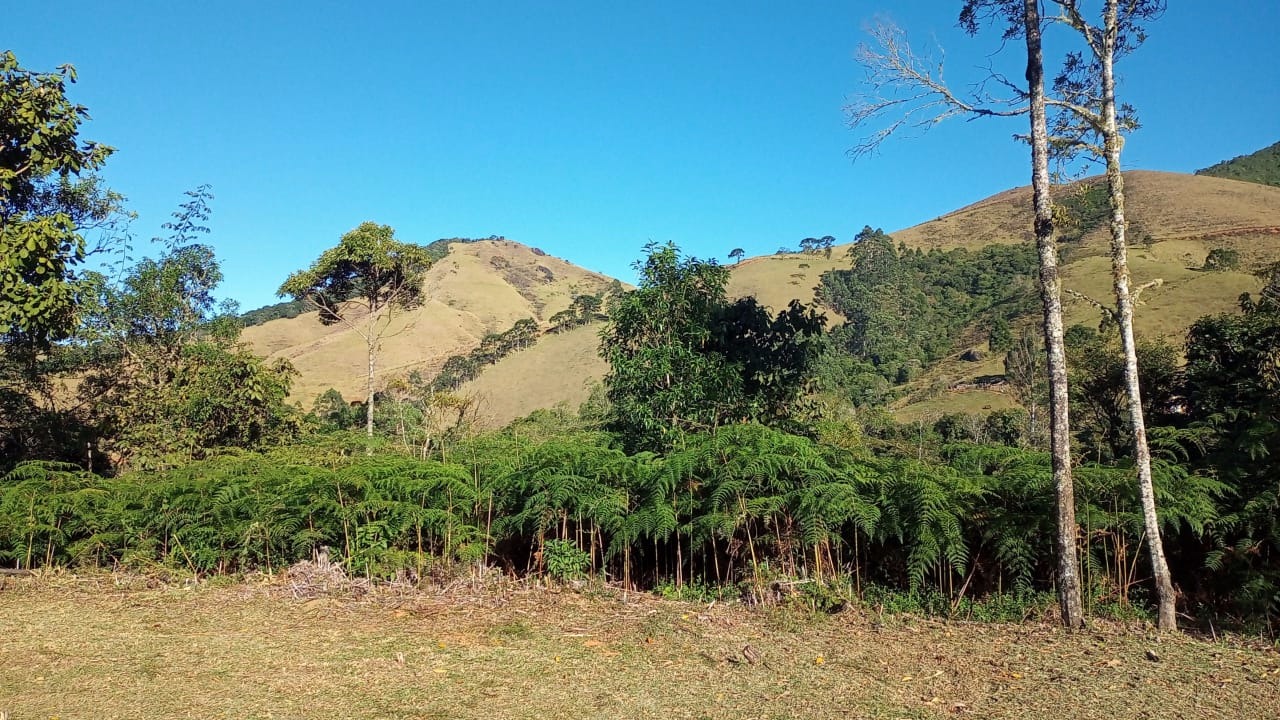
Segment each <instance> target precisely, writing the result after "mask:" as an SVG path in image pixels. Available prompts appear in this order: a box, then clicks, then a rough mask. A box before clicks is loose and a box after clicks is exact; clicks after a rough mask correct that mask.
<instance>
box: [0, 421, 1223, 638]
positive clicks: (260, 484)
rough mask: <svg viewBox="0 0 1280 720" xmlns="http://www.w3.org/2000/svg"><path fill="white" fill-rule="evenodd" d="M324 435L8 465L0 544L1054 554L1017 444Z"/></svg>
mask: <svg viewBox="0 0 1280 720" xmlns="http://www.w3.org/2000/svg"><path fill="white" fill-rule="evenodd" d="M335 442H337V444H333V443H329V444H325V443H313V444H309V445H305V446H294V447H289V448H278V449H272V450H268V451H265V452H255V453H245V452H240V451H224V452H223V453H221V454H219V455H217V456H212V457H210V458H208V459H206V460H203V461H201V462H198V463H195V464H191V465H187V466H183V467H179V468H173V469H169V470H165V471H160V472H134V473H128V474H125V475H122V476H119V477H115V478H102V477H97V476H93V475H90V474H88V473H85V472H83V471H81V470H79V469H78V468H74V467H72V466H65V465H57V464H49V463H44V464H41V463H35V464H27V465H22V466H20V467H19V468H18V469H16V470H14V471H13V472H11V473H10V474H9V475H8V476H4V477H2V478H0V561H4V562H9V563H13V564H15V565H17V566H21V567H31V566H38V565H43V564H76V563H88V564H111V563H126V564H127V563H144V562H145V563H161V564H164V565H169V566H173V567H178V568H184V569H187V570H188V571H194V572H201V573H210V572H233V571H243V570H248V569H254V568H262V569H272V568H278V567H281V566H283V565H285V564H288V563H291V562H294V561H297V560H300V559H305V558H309V557H310V556H311V553H312V551H313V550H314V549H316V548H318V547H319V546H322V545H323V546H328V547H330V548H332V550H333V551H334V552H335V553H336V554H337V555H338V556H339V557H340V558H341V561H342V562H344V563H346V564H347V566H348V568H349V569H350V570H353V571H358V572H361V573H369V574H372V575H390V574H394V573H395V572H397V571H398V570H399V569H402V568H406V567H409V568H417V569H422V568H427V567H436V566H438V565H441V564H449V563H459V562H461V563H470V562H479V561H485V562H495V563H499V564H501V565H503V566H506V567H508V568H511V569H512V570H516V569H519V568H523V569H524V570H526V571H530V572H536V571H539V570H545V571H546V572H547V573H548V574H551V575H553V576H556V577H563V578H569V577H574V576H577V574H578V573H579V572H583V573H590V574H591V575H596V576H598V575H601V574H603V575H606V576H608V577H612V578H614V579H617V580H621V581H622V582H624V583H626V584H629V585H636V584H640V583H642V582H643V583H646V584H648V585H650V586H653V587H666V588H668V592H670V593H673V594H676V595H681V596H686V595H690V594H692V596H698V597H701V596H703V595H710V594H720V596H723V594H722V593H725V592H728V591H727V590H725V588H731V587H734V586H735V585H740V586H741V590H742V592H743V593H745V594H746V595H748V596H752V597H757V598H763V597H765V596H767V595H769V594H771V593H774V592H776V589H775V588H776V587H777V583H778V582H779V581H785V580H786V579H788V578H802V579H803V578H812V579H814V580H815V581H816V583H815V585H814V587H813V588H805V587H800V586H802V585H807V583H796V584H795V585H794V587H796V588H797V589H798V592H799V593H800V594H801V595H802V596H803V597H804V599H805V602H808V603H810V604H811V605H815V606H819V605H820V606H826V605H827V604H829V602H830V601H831V599H832V598H833V597H834V596H832V595H831V594H830V593H829V592H828V591H827V590H823V589H822V588H832V587H835V585H833V584H832V583H835V584H837V585H838V584H839V583H841V582H847V583H851V584H852V586H854V587H865V586H867V585H869V584H872V583H874V584H879V585H881V586H884V587H887V588H895V589H898V590H903V591H908V592H909V593H914V594H915V596H917V597H921V598H924V597H944V598H946V601H945V602H947V603H949V604H950V605H949V607H950V612H952V613H954V614H956V615H960V616H973V617H978V618H980V617H987V616H991V617H995V616H999V615H1000V613H1002V612H1006V611H1008V612H1012V611H1011V610H999V609H998V608H1010V607H1025V603H1024V604H1021V605H1019V604H1017V603H1012V602H1011V601H1008V602H1007V601H1006V600H1003V599H1000V598H1001V596H1000V593H1002V592H1010V591H1012V592H1014V593H1015V594H1016V596H1017V597H1020V598H1026V597H1030V595H1029V594H1030V593H1034V592H1042V591H1044V590H1045V589H1046V588H1048V587H1049V584H1050V582H1051V578H1052V569H1053V567H1054V562H1053V540H1052V538H1053V528H1052V521H1051V519H1050V518H1051V515H1049V514H1048V510H1049V508H1050V506H1051V504H1052V502H1053V496H1052V470H1051V468H1050V464H1049V459H1048V456H1047V455H1046V454H1043V453H1037V452H1029V451H1026V450H1020V449H1017V448H1008V447H998V446H984V445H974V444H966V443H961V444H953V445H949V446H947V447H946V449H945V451H944V453H943V454H942V456H941V457H940V458H938V459H929V458H926V459H924V460H920V459H917V458H915V457H895V456H891V455H887V454H882V455H881V456H879V457H876V456H872V455H869V454H867V453H852V452H850V451H847V450H843V449H840V448H838V447H835V446H832V445H827V444H821V443H817V442H815V441H813V440H810V439H808V438H804V437H799V436H795V435H789V434H786V433H782V432H779V431H777V430H773V429H770V428H767V427H763V426H760V425H754V424H747V425H732V426H727V427H723V428H721V429H719V430H718V431H716V432H714V433H700V434H696V435H692V436H689V437H687V438H686V439H685V443H684V447H683V448H682V449H680V450H676V451H672V452H670V453H668V454H666V455H665V456H656V455H653V454H651V453H647V452H640V453H635V454H627V453H625V452H623V451H622V450H619V449H618V448H616V447H615V446H614V441H613V439H612V438H610V437H609V436H607V435H604V434H600V433H596V432H590V431H583V430H581V429H574V428H572V427H570V426H567V425H564V424H562V423H558V422H557V423H551V424H546V423H544V422H542V421H541V420H536V419H531V420H530V421H528V422H525V423H521V424H518V425H516V426H513V427H512V428H510V429H508V430H506V431H503V432H499V433H494V434H490V435H483V436H478V437H475V438H473V439H471V440H467V441H463V442H461V443H460V444H459V445H457V446H456V447H455V448H454V449H453V450H451V452H450V459H449V461H445V460H443V459H441V458H439V457H438V456H437V457H433V458H428V459H421V458H420V457H419V458H411V457H408V456H406V455H403V454H398V453H391V452H388V451H387V450H388V449H389V448H388V449H384V450H382V451H379V452H376V453H375V454H373V455H365V454H364V453H362V452H359V451H358V447H359V446H358V445H357V446H351V445H346V444H344V443H346V442H347V441H346V440H341V441H335ZM1131 472H1132V471H1131V469H1129V468H1125V467H1118V468H1114V467H1106V466H1094V465H1091V466H1086V467H1083V468H1081V469H1080V471H1079V476H1080V484H1079V489H1080V497H1079V513H1080V517H1081V525H1082V528H1081V529H1082V533H1083V534H1084V536H1085V537H1086V538H1087V539H1088V542H1087V543H1086V545H1085V552H1086V553H1087V554H1088V562H1087V563H1086V571H1087V572H1088V573H1089V575H1088V578H1089V580H1090V582H1091V583H1094V584H1099V583H1101V584H1102V585H1106V586H1108V587H1111V588H1115V589H1116V590H1115V591H1116V593H1119V594H1116V595H1113V596H1112V600H1117V599H1120V598H1126V597H1127V598H1130V600H1133V599H1135V598H1136V595H1134V592H1135V590H1136V588H1135V583H1136V580H1135V578H1133V577H1132V575H1131V574H1129V569H1128V568H1129V564H1128V563H1129V559H1128V558H1129V557H1130V554H1131V552H1132V548H1133V547H1134V546H1136V544H1137V543H1138V542H1139V539H1140V538H1141V534H1142V521H1141V513H1140V511H1139V509H1138V502H1137V498H1136V490H1135V487H1134V484H1133V482H1132V475H1131ZM1156 483H1157V489H1158V491H1159V492H1160V497H1161V498H1162V500H1163V505H1162V516H1161V520H1162V522H1163V523H1164V524H1165V527H1166V528H1167V529H1168V530H1169V531H1170V532H1171V533H1174V534H1175V535H1177V534H1178V533H1186V534H1187V535H1186V536H1187V537H1190V538H1203V537H1206V536H1207V534H1208V533H1209V532H1210V531H1211V528H1212V527H1214V525H1215V523H1216V522H1217V514H1216V508H1217V502H1218V500H1219V499H1220V498H1221V497H1223V493H1224V492H1225V491H1224V486H1222V485H1221V484H1220V483H1215V482H1213V481H1210V480H1207V479H1205V478H1202V477H1199V476H1196V475H1193V474H1190V473H1187V472H1185V471H1184V470H1181V469H1180V468H1178V467H1177V466H1176V465H1173V464H1170V463H1167V462H1160V463H1158V464H1157V473H1156ZM841 578H844V580H841ZM785 586H786V585H785V583H784V587H785ZM713 587H714V588H721V590H716V591H714V593H713V592H712V591H710V590H706V589H705V588H713ZM686 588H689V589H687V590H686ZM698 588H704V589H703V590H698ZM810 591H812V592H810ZM993 593H994V595H992V594H993ZM837 594H840V593H837ZM843 596H844V597H847V593H846V594H844V595H843ZM968 598H972V599H973V600H972V601H970V600H968ZM982 598H988V599H987V600H982ZM992 598H994V599H992ZM929 602H930V603H935V601H933V600H930V601H929ZM937 602H943V601H937ZM983 603H986V605H984V604H983ZM993 603H994V605H993ZM935 604H936V603H935ZM931 607H932V606H931ZM934 609H937V608H936V607H935V608H934Z"/></svg>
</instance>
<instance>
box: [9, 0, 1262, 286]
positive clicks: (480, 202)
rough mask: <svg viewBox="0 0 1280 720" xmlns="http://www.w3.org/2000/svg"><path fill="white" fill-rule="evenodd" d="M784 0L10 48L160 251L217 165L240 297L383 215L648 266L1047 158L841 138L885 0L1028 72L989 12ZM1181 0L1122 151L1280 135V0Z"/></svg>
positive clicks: (1015, 175) (927, 214) (222, 13)
mask: <svg viewBox="0 0 1280 720" xmlns="http://www.w3.org/2000/svg"><path fill="white" fill-rule="evenodd" d="M789 5H790V6H791V9H787V8H785V7H784V3H778V2H751V1H744V0H739V1H738V2H732V3H731V2H702V3H687V2H681V3H674V2H651V3H608V2H599V1H598V0H597V1H596V2H558V3H555V2H553V3H534V2H483V1H478V0H471V1H466V2H403V3H395V2H383V3H353V2H347V3H336V2H307V3H286V2H216V3H174V2H141V1H139V2H105V1H102V0H99V1H98V2H58V3H52V2H43V3H22V4H20V5H18V6H16V7H10V8H7V9H6V19H5V22H4V27H3V30H0V47H5V48H9V49H12V50H14V51H15V52H16V53H17V54H18V58H19V60H20V61H21V62H22V63H23V65H24V66H26V67H29V68H33V69H52V68H53V67H54V66H56V65H58V64H61V63H65V62H70V63H73V64H75V65H76V67H77V69H78V71H79V73H80V82H79V83H78V84H77V85H75V86H73V88H72V90H71V93H72V97H73V99H74V100H75V101H77V102H79V103H82V104H84V105H86V106H88V107H89V109H90V111H91V114H92V116H93V121H92V122H91V123H90V124H89V125H88V127H87V128H86V130H85V132H84V136H85V137H87V138H92V139H94V140H98V141H100V142H104V143H107V144H109V145H113V146H115V147H116V148H117V149H118V152H117V154H116V155H115V156H114V157H112V159H111V160H110V162H109V164H108V166H107V168H106V170H105V172H104V175H105V177H106V179H107V180H108V182H109V184H110V185H112V186H113V187H114V188H116V189H118V190H120V191H121V192H123V193H124V194H126V195H127V196H128V197H129V199H130V205H131V207H132V208H133V209H134V210H136V211H137V212H138V214H139V218H138V220H137V222H136V223H135V224H134V228H133V232H134V235H135V237H136V238H137V239H138V241H139V242H137V243H136V245H137V246H138V247H139V248H140V249H141V248H142V247H143V246H144V245H145V243H143V242H141V241H142V240H145V239H147V238H150V237H152V236H154V235H157V234H160V232H161V230H160V225H161V224H162V223H163V222H165V221H166V220H167V219H168V215H169V213H171V212H172V211H173V209H174V208H175V207H176V206H177V205H178V203H179V202H181V201H182V200H183V196H182V193H183V191H184V190H186V189H190V188H193V187H195V186H197V185H199V184H201V183H209V184H211V185H212V186H213V192H214V194H215V196H216V199H215V200H214V202H213V217H212V220H211V223H210V225H211V227H212V228H213V233H212V235H211V236H210V238H209V241H210V242H211V243H212V244H213V245H214V246H215V248H216V250H217V252H218V255H219V257H220V259H221V260H222V263H223V271H224V273H225V275H226V278H227V280H226V282H225V284H224V286H223V288H222V294H223V295H225V296H228V297H232V298H234V299H236V300H238V301H240V302H241V304H242V306H243V307H244V308H245V309H249V308H253V307H257V306H259V305H262V304H265V303H269V302H274V301H275V298H274V292H275V289H276V288H277V287H278V286H279V284H280V282H281V281H282V280H283V279H284V278H285V276H286V275H287V274H288V273H289V272H291V271H292V270H295V269H298V268H301V267H304V266H306V265H307V264H309V263H310V262H311V261H312V260H313V259H314V258H315V257H316V256H317V255H318V254H319V253H320V252H321V251H322V250H324V249H325V248H327V247H330V246H332V245H334V244H335V243H336V242H337V240H338V238H339V237H341V235H342V234H343V233H344V232H345V231H347V230H349V229H351V228H353V227H355V226H356V225H358V224H359V223H360V222H362V221H364V220H374V221H377V222H380V223H386V224H390V225H392V226H394V227H395V228H396V229H397V233H398V236H399V237H400V238H401V239H404V240H411V241H415V242H423V243H426V242H430V241H432V240H435V239H437V238H441V237H457V236H461V237H477V236H489V235H493V234H500V235H505V236H507V237H508V238H510V239H512V240H517V241H520V242H523V243H526V244H529V245H533V246H536V247H540V248H542V249H543V250H545V251H547V252H549V253H551V254H553V255H557V256H560V257H564V258H567V259H569V260H572V261H573V262H576V263H578V264H580V265H583V266H585V267H588V268H591V269H593V270H598V271H601V272H605V273H608V274H610V275H614V276H617V277H622V278H623V279H630V278H631V277H632V273H631V270H630V267H629V266H630V263H631V262H632V261H634V260H635V259H636V258H637V257H638V256H639V255H640V248H641V246H642V245H644V243H646V242H648V241H650V240H655V241H668V240H670V241H674V242H676V243H677V244H679V245H680V246H681V247H682V248H683V249H685V250H686V251H687V252H690V253H693V254H696V255H699V256H704V257H707V256H715V257H719V258H721V259H722V260H723V258H724V256H725V254H726V253H727V252H728V251H729V250H730V249H732V248H734V247H742V248H744V249H746V250H747V252H748V254H765V253H772V252H773V251H774V250H776V249H777V248H778V247H779V246H783V245H786V246H795V245H796V244H797V243H798V242H799V240H800V239H802V238H804V237H808V236H820V235H827V234H830V235H834V236H836V237H837V238H838V239H839V240H840V241H841V242H845V241H848V240H850V239H852V236H853V235H854V234H855V233H856V232H857V231H858V230H859V229H860V228H862V226H863V225H873V226H878V227H883V228H885V229H886V230H894V229H899V228H902V227H908V226H911V225H914V224H916V223H918V222H923V221H926V220H929V219H932V218H934V217H937V216H938V215H940V214H942V213H945V212H947V211H950V210H953V209H955V208H957V207H960V206H962V205H965V204H968V203H970V202H974V201H976V200H980V199H982V198H983V197H986V196H987V195H990V194H992V193H995V192H999V191H1000V190H1004V189H1007V188H1009V187H1012V186H1016V185H1025V184H1027V182H1028V178H1029V170H1028V167H1027V157H1026V150H1025V148H1024V147H1020V146H1019V145H1018V144H1016V143H1014V142H1012V141H1011V140H1010V138H1011V135H1012V134H1013V133H1015V132H1018V131H1021V130H1022V129H1023V125H1024V123H1023V121H1020V120H1014V121H976V122H964V121H952V122H950V123H948V124H946V125H944V126H940V127H938V128H936V129H934V130H932V131H930V132H929V133H928V134H926V135H924V136H922V137H914V138H910V139H903V140H898V141H895V142H892V143H890V144H889V145H887V146H886V147H885V148H884V149H883V150H882V152H881V153H880V154H879V155H877V156H875V157H872V158H868V159H862V160H859V161H858V162H857V163H853V162H852V161H851V160H850V158H849V157H848V156H847V154H846V151H847V150H848V149H849V148H850V147H851V146H852V145H853V144H854V143H855V142H856V140H857V136H856V135H855V134H854V133H853V132H852V131H850V130H849V129H848V128H847V127H846V125H845V119H844V115H843V113H842V107H843V105H844V104H845V103H846V101H847V99H848V98H849V97H850V96H852V95H853V94H854V93H855V92H857V90H858V83H859V80H860V78H861V71H860V69H859V67H858V65H857V64H856V62H855V61H854V51H855V50H856V48H857V46H858V44H859V43H860V42H863V40H864V39H865V37H866V36H865V33H864V28H865V26H866V25H867V23H868V22H870V21H872V20H873V19H874V18H876V17H877V16H886V17H890V18H892V19H893V20H894V21H896V22H897V23H898V24H900V25H901V26H902V27H903V28H905V29H906V30H907V31H908V33H909V35H910V37H911V38H912V40H913V42H914V43H916V44H918V45H919V44H924V43H926V42H931V43H936V44H937V45H939V46H941V47H942V48H943V49H945V51H946V57H947V76H948V79H949V80H950V81H951V82H952V83H953V84H956V85H963V84H964V83H965V81H966V80H972V79H974V78H976V77H978V75H979V74H980V73H981V68H982V67H983V66H986V65H987V64H988V63H994V64H995V65H996V66H997V67H1002V66H1007V67H1009V68H1011V70H1012V71H1013V72H1015V73H1016V72H1017V71H1018V68H1019V67H1020V63H1019V62H1018V58H1017V52H1016V51H1017V50H1018V48H1017V47H1011V48H1009V49H1008V50H1006V51H1005V52H1004V53H1003V54H1001V55H996V56H995V57H994V58H989V55H990V54H991V53H993V51H995V50H996V49H997V46H998V44H999V43H998V37H997V36H996V35H995V34H990V35H988V36H987V37H980V38H978V39H970V38H967V37H965V36H964V35H963V34H961V33H960V32H958V31H957V29H956V28H955V16H956V13H957V12H958V7H959V5H960V3H959V2H954V1H950V0H947V1H944V0H916V1H911V0H899V1H898V2H893V1H892V0H870V1H865V0H862V1H860V0H846V1H845V2H839V3H836V2H806V3H793V4H789ZM1170 5H1171V6H1172V7H1171V8H1170V9H1169V10H1168V12H1167V13H1166V15H1165V17H1164V18H1162V19H1161V20H1160V21H1159V22H1158V23H1157V24H1155V25H1154V26H1152V28H1151V37H1150V40H1149V41H1148V43H1147V44H1146V45H1145V46H1144V47H1143V48H1142V49H1141V50H1140V51H1139V53H1138V54H1136V55H1134V56H1133V57H1131V58H1129V59H1127V60H1126V61H1125V63H1124V65H1123V67H1122V74H1123V85H1122V87H1121V92H1122V94H1123V95H1124V98H1125V99H1127V100H1128V101H1130V102H1132V103H1134V104H1135V105H1136V106H1137V107H1138V109H1139V112H1140V117H1141V120H1142V122H1143V125H1144V127H1143V129H1142V130H1140V131H1138V132H1137V133H1136V134H1135V135H1134V136H1133V137H1132V138H1131V139H1130V141H1129V143H1128V145H1127V148H1126V162H1127V164H1128V165H1129V166H1130V167H1134V168H1145V169H1158V170H1173V171H1184V172H1190V171H1193V170H1195V169H1197V168H1200V167H1203V166H1205V165H1209V164H1212V163H1214V162H1216V161H1218V160H1221V159H1224V158H1227V157H1231V156H1234V155H1239V154H1243V153H1247V152H1251V151H1253V150H1256V149H1258V148H1260V147H1263V146H1265V145H1269V144H1271V143H1273V142H1275V141H1277V140H1280V90H1277V85H1276V83H1275V81H1274V77H1273V76H1274V72H1275V69H1276V68H1277V67H1280V49H1278V48H1280V45H1278V44H1276V43H1275V42H1274V29H1275V28H1276V27H1277V26H1280V3H1273V2H1257V1H1256V0H1254V1H1246V0H1219V2H1215V3H1212V4H1208V3H1201V2H1185V1H1177V0H1175V2H1172V3H1170ZM359 6H366V7H359ZM1051 40H1052V38H1051ZM1053 47H1054V46H1053V45H1052V44H1051V45H1050V46H1049V48H1048V50H1049V53H1050V54H1049V59H1050V60H1051V61H1053V59H1054V58H1055V57H1056V53H1054V52H1053Z"/></svg>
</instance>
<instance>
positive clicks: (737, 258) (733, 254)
mask: <svg viewBox="0 0 1280 720" xmlns="http://www.w3.org/2000/svg"><path fill="white" fill-rule="evenodd" d="M746 254H747V251H746V250H743V249H742V248H734V249H732V250H730V251H729V259H730V260H732V261H734V262H735V263H740V262H742V258H743V256H745V255H746Z"/></svg>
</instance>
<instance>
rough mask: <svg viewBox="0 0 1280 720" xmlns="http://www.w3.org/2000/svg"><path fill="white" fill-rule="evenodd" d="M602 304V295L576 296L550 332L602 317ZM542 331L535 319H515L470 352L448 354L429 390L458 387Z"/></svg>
mask: <svg viewBox="0 0 1280 720" xmlns="http://www.w3.org/2000/svg"><path fill="white" fill-rule="evenodd" d="M603 305H604V298H603V295H600V294H595V295H586V294H584V295H575V296H574V298H573V300H572V301H571V302H570V304H569V307H567V308H565V309H564V310H561V311H560V312H557V313H556V314H554V315H552V316H551V318H550V322H551V332H562V331H565V330H570V329H573V328H575V327H580V326H582V325H585V324H587V323H589V322H592V321H595V320H601V319H603V318H604V316H603V315H601V313H600V309H601V308H602V307H603ZM541 332H542V331H541V329H540V328H539V327H538V322H537V321H536V320H534V319H533V318H524V319H522V320H517V321H516V323H515V324H514V325H512V326H511V327H510V328H509V329H507V330H505V331H503V332H500V333H489V334H487V335H485V336H484V337H483V338H481V339H480V344H479V345H478V346H476V348H475V349H473V350H472V351H471V352H469V353H467V354H465V355H451V356H449V358H448V359H447V360H445V361H444V365H443V366H441V368H440V372H439V373H438V374H437V375H436V377H435V379H434V380H432V381H431V385H430V387H431V389H432V390H434V391H436V392H452V391H454V390H457V389H458V388H460V387H462V385H463V384H464V383H466V382H467V381H469V380H474V379H475V378H476V377H478V376H479V375H480V372H481V371H482V370H483V369H484V367H485V366H486V365H493V364H494V363H496V362H498V361H499V360H501V359H503V358H505V357H506V356H508V355H510V354H511V353H513V352H516V351H517V350H523V349H525V348H527V347H529V346H530V345H532V344H533V343H535V342H537V339H538V336H539V335H540V334H541Z"/></svg>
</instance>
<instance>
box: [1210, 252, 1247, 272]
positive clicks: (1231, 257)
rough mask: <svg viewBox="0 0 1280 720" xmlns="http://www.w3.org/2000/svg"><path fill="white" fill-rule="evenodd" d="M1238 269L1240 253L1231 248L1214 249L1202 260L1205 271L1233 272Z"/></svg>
mask: <svg viewBox="0 0 1280 720" xmlns="http://www.w3.org/2000/svg"><path fill="white" fill-rule="evenodd" d="M1238 267H1240V253H1239V252H1238V251H1236V250H1233V249H1231V248H1214V249H1212V250H1210V251H1209V254H1208V255H1207V256H1206V257H1205V259H1204V269H1205V270H1210V271H1220V270H1235V269H1236V268H1238Z"/></svg>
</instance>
